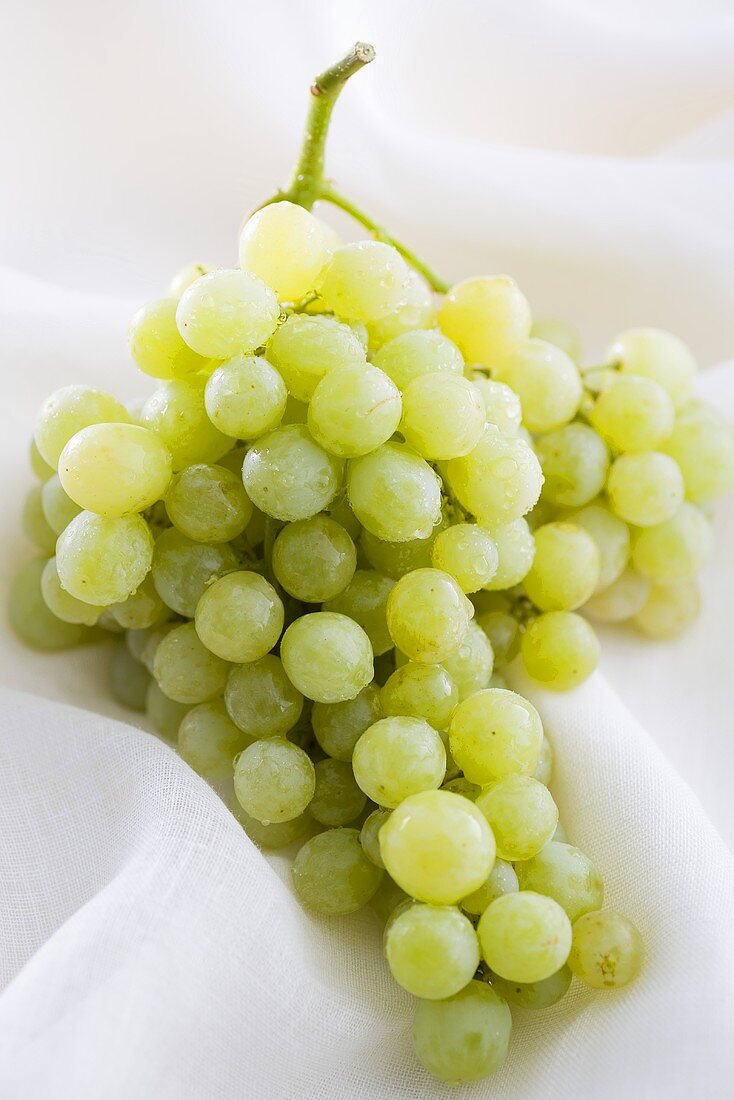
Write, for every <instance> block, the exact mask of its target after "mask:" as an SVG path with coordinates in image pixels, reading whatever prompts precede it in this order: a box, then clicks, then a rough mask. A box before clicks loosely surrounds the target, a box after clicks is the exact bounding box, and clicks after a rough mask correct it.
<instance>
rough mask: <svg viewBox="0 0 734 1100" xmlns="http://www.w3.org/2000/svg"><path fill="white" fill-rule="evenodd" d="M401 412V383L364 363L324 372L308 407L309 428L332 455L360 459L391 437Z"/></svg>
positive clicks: (317, 440)
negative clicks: (398, 384)
mask: <svg viewBox="0 0 734 1100" xmlns="http://www.w3.org/2000/svg"><path fill="white" fill-rule="evenodd" d="M401 412H402V400H401V397H400V391H399V390H398V388H397V386H396V385H395V384H394V383H393V382H392V381H391V380H390V378H389V377H388V376H387V375H386V374H385V372H384V371H381V370H380V369H379V367H376V366H373V365H371V364H368V363H360V364H358V365H356V366H352V367H340V368H338V369H336V370H332V371H329V372H328V373H327V374H325V375H324V377H323V378H322V379H321V381H320V382H319V384H318V385H317V386H316V389H315V390H314V393H313V396H312V398H311V402H310V404H309V406H308V428H309V431H310V432H311V434H312V436H313V437H314V439H315V440H316V442H317V443H319V444H320V445H321V446H322V447H323V448H324V449H325V450H327V451H329V452H330V453H331V454H335V455H338V456H340V457H342V458H358V457H359V456H360V455H366V454H369V453H370V452H371V451H374V450H376V449H377V448H378V447H379V446H381V445H382V444H383V443H386V442H387V441H388V439H390V437H391V436H392V435H393V433H394V432H395V430H396V428H397V427H398V424H399V423H400V417H401Z"/></svg>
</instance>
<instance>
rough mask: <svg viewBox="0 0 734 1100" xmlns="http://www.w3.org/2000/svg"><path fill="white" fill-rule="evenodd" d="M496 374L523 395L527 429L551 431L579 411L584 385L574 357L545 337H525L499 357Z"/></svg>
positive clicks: (524, 418)
mask: <svg viewBox="0 0 734 1100" xmlns="http://www.w3.org/2000/svg"><path fill="white" fill-rule="evenodd" d="M496 375H497V378H498V379H499V381H500V382H505V383H506V384H507V385H508V386H510V388H511V389H513V390H514V391H515V393H516V394H517V396H518V397H519V398H520V404H521V406H522V421H523V424H524V425H525V427H526V428H527V429H528V431H531V432H549V431H552V430H553V429H554V428H560V427H561V426H562V425H563V424H567V423H568V422H569V420H572V419H573V417H574V416H575V415H576V411H577V409H578V407H579V405H580V403H581V397H582V394H583V386H582V384H581V375H580V374H579V371H578V367H577V366H576V364H575V363H574V361H573V360H572V359H571V358H570V357H569V356H568V355H566V353H565V351H561V349H560V348H558V347H556V346H555V345H554V344H548V343H546V342H545V341H544V340H524V341H522V342H521V343H518V344H514V345H513V346H512V347H510V348H508V349H507V350H506V351H505V352H504V354H503V355H502V356H501V357H500V359H499V361H498V363H497V367H496Z"/></svg>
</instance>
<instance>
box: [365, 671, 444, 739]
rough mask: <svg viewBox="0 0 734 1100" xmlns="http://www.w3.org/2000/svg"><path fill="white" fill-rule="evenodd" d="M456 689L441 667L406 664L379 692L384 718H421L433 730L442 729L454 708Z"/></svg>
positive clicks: (393, 674) (394, 673)
mask: <svg viewBox="0 0 734 1100" xmlns="http://www.w3.org/2000/svg"><path fill="white" fill-rule="evenodd" d="M458 702H459V689H458V687H457V686H456V684H455V683H454V681H453V680H452V679H451V677H450V676H449V674H448V672H446V670H445V669H444V668H442V666H441V665H419V664H413V663H412V662H409V663H408V664H407V665H403V667H402V668H398V669H396V670H395V672H393V673H392V675H391V676H390V677H389V678H388V680H387V682H386V684H385V685H384V687H383V688H382V691H381V692H380V705H381V707H382V712H383V714H385V715H386V716H388V717H390V716H392V715H407V716H409V717H412V718H423V719H425V721H426V722H428V724H429V725H430V726H433V728H434V729H437V730H440V729H445V727H446V726H447V725H448V723H449V720H450V718H451V715H452V713H453V711H454V708H455V706H456V704H457V703H458Z"/></svg>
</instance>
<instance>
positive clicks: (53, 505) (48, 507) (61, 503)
mask: <svg viewBox="0 0 734 1100" xmlns="http://www.w3.org/2000/svg"><path fill="white" fill-rule="evenodd" d="M62 453H63V452H62ZM39 491H40V493H41V502H42V507H43V514H44V516H45V517H46V519H47V521H48V524H49V526H50V527H51V530H52V531H54V532H55V533H56V535H60V534H61V532H62V531H65V530H66V528H67V527H68V526H69V524H70V523H71V521H72V520H73V519H74V516H78V515H79V513H80V512H81V508H80V507H79V505H78V504H77V503H76V501H73V500H72V499H71V497H70V496H69V494H68V493H67V492H66V490H65V489H64V487H63V485H62V484H61V481H60V479H59V475H58V474H54V475H53V476H52V477H50V478H49V479H48V481H46V482H45V483H44V485H43V487H42V488H40V489H39ZM55 541H56V540H55V539H54V542H55Z"/></svg>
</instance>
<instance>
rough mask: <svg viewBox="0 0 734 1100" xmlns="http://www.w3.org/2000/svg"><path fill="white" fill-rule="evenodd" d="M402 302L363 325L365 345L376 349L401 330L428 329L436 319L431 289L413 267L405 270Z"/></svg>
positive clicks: (400, 332) (400, 333)
mask: <svg viewBox="0 0 734 1100" xmlns="http://www.w3.org/2000/svg"><path fill="white" fill-rule="evenodd" d="M405 294H406V297H405V302H404V303H403V305H401V306H399V307H398V308H397V309H396V310H394V311H393V312H392V313H387V314H386V315H385V316H384V317H380V318H379V320H377V321H370V323H369V324H368V325H367V331H368V336H369V346H370V348H371V349H372V350H373V351H378V350H379V349H380V348H381V347H382V346H383V345H384V344H386V343H387V342H388V340H392V339H393V338H394V337H396V336H401V335H402V334H403V333H405V332H413V331H414V330H417V329H430V328H432V327H433V325H434V324H435V322H436V306H435V303H434V299H433V292H432V291H431V288H430V287H429V286H428V283H426V281H425V279H423V278H422V277H421V276H420V275H419V274H418V272H417V271H414V270H413V268H409V270H408V280H407V285H406V288H405Z"/></svg>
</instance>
